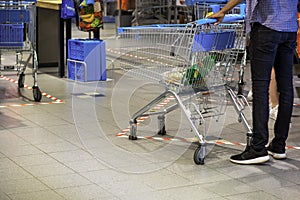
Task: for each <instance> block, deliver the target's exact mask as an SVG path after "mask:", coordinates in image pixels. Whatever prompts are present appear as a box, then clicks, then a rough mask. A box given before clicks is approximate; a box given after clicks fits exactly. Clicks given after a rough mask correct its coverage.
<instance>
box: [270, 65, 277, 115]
mask: <svg viewBox="0 0 300 200" xmlns="http://www.w3.org/2000/svg"><path fill="white" fill-rule="evenodd" d="M269 93H270V96H269V98H270V104H269V108H270V115H269V116H270V119H273V120H276V118H277V114H278V105H279V94H278V91H277V82H276V76H275V70H274V68H272V72H271V80H270V88H269Z"/></svg>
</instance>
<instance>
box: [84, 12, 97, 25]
mask: <svg viewBox="0 0 300 200" xmlns="http://www.w3.org/2000/svg"><path fill="white" fill-rule="evenodd" d="M94 19H95V16H94V14H91V16H90V17H89V18H85V19H82V21H84V22H88V23H91V22H93V21H94Z"/></svg>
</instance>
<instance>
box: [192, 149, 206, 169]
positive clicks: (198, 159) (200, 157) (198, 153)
mask: <svg viewBox="0 0 300 200" xmlns="http://www.w3.org/2000/svg"><path fill="white" fill-rule="evenodd" d="M203 151H204V149H203V147H202V146H201V145H199V147H198V148H197V149H196V150H195V153H194V162H195V164H196V165H204V157H205V156H204V152H203Z"/></svg>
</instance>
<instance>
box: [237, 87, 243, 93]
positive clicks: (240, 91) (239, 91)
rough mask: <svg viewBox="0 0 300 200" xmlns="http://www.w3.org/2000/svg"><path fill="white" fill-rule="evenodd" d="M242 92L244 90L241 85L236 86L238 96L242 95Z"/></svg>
mask: <svg viewBox="0 0 300 200" xmlns="http://www.w3.org/2000/svg"><path fill="white" fill-rule="evenodd" d="M243 91H244V89H243V86H242V85H238V93H237V94H238V95H243Z"/></svg>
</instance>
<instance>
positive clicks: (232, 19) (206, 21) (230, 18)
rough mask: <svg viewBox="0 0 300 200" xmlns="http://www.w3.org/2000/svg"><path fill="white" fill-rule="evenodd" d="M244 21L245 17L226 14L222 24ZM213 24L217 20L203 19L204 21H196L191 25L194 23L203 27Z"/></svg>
mask: <svg viewBox="0 0 300 200" xmlns="http://www.w3.org/2000/svg"><path fill="white" fill-rule="evenodd" d="M244 19H245V16H244V15H241V14H226V15H225V17H224V19H223V21H222V22H237V21H240V20H244ZM215 22H217V19H213V18H204V19H199V20H196V21H195V22H193V23H196V24H197V25H204V24H213V23H215Z"/></svg>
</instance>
